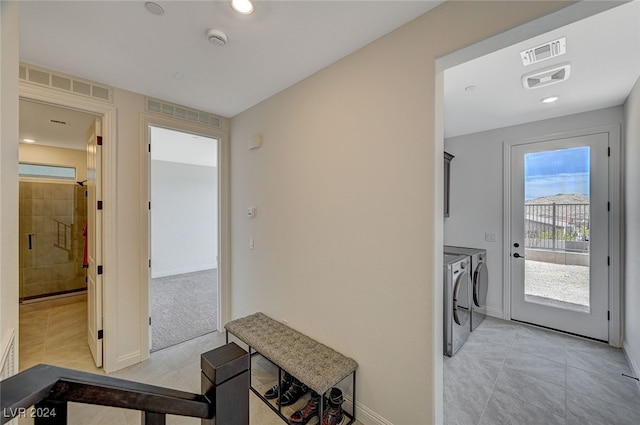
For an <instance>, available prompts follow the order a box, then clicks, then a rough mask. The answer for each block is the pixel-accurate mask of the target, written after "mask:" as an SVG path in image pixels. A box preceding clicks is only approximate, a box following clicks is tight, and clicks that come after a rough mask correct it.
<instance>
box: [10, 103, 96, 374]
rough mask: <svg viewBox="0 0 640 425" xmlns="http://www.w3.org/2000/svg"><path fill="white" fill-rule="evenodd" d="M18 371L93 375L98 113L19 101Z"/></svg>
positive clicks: (94, 368) (94, 369)
mask: <svg viewBox="0 0 640 425" xmlns="http://www.w3.org/2000/svg"><path fill="white" fill-rule="evenodd" d="M19 108H20V109H19V137H20V144H19V149H18V155H19V163H20V164H19V173H20V175H19V303H20V306H19V327H20V361H19V363H20V368H21V370H24V369H26V368H29V367H31V366H33V365H35V364H38V363H48V364H54V365H57V366H62V367H68V368H73V369H83V370H89V371H96V366H95V364H94V361H93V358H92V356H91V352H90V350H89V347H88V346H87V310H88V305H87V267H86V259H85V256H84V252H85V246H86V241H87V235H86V228H87V221H88V205H87V197H86V190H87V184H86V183H87V140H86V131H87V129H88V128H89V127H90V125H91V123H92V122H94V121H95V120H96V118H98V117H99V115H96V114H92V113H88V112H83V111H78V110H74V109H69V108H65V107H61V106H58V105H52V104H48V103H42V102H37V101H33V100H30V99H26V98H20V101H19Z"/></svg>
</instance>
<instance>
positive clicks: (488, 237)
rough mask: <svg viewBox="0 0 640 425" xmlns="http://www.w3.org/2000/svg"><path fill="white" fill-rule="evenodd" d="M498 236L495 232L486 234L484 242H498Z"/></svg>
mask: <svg viewBox="0 0 640 425" xmlns="http://www.w3.org/2000/svg"><path fill="white" fill-rule="evenodd" d="M497 239H498V238H497V236H496V234H495V232H484V240H485V241H487V242H496V241H497Z"/></svg>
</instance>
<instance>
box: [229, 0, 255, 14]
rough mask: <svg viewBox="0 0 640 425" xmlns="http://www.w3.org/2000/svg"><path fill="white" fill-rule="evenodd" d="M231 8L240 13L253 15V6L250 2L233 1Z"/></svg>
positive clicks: (245, 0)
mask: <svg viewBox="0 0 640 425" xmlns="http://www.w3.org/2000/svg"><path fill="white" fill-rule="evenodd" d="M231 7H232V8H233V10H235V11H236V12H238V13H241V14H243V15H250V14H252V13H253V4H252V3H251V1H250V0H231Z"/></svg>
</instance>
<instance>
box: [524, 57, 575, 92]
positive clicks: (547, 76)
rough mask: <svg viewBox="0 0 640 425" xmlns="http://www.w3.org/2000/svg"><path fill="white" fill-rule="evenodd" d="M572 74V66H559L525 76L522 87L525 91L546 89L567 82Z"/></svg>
mask: <svg viewBox="0 0 640 425" xmlns="http://www.w3.org/2000/svg"><path fill="white" fill-rule="evenodd" d="M570 74H571V65H570V64H568V63H567V64H564V65H558V66H556V67H553V68H551V69H545V70H542V71H540V70H538V71H535V72H533V73H531V74H525V75H523V76H522V85H523V86H524V88H525V89H537V88H540V87H546V86H550V85H552V84H556V83H560V82H562V81H565V80H567V79H568V78H569V75H570Z"/></svg>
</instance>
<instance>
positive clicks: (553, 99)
mask: <svg viewBox="0 0 640 425" xmlns="http://www.w3.org/2000/svg"><path fill="white" fill-rule="evenodd" d="M558 99H560V98H559V97H558V96H549V97H545V98H544V99H542V100H541V102H542V103H553V102H556V101H557V100H558Z"/></svg>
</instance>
